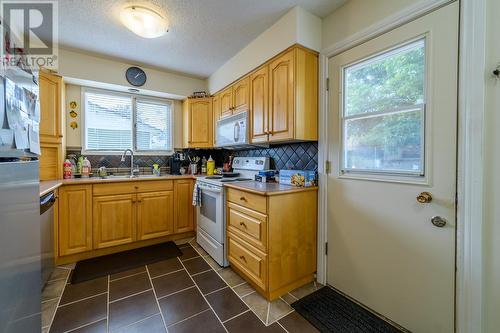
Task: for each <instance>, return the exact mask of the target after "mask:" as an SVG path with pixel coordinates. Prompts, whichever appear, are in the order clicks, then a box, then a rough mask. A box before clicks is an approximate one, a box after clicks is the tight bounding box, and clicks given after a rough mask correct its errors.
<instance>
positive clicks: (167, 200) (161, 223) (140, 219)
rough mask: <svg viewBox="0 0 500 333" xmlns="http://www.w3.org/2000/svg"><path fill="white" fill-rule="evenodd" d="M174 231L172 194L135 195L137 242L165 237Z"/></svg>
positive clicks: (166, 192)
mask: <svg viewBox="0 0 500 333" xmlns="http://www.w3.org/2000/svg"><path fill="white" fill-rule="evenodd" d="M173 231H174V192H173V191H162V192H151V193H139V194H137V240H145V239H151V238H157V237H162V236H167V235H170V234H171V233H173Z"/></svg>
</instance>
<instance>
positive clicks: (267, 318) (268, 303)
mask: <svg viewBox="0 0 500 333" xmlns="http://www.w3.org/2000/svg"><path fill="white" fill-rule="evenodd" d="M270 310H271V302H269V301H268V302H267V315H266V323H265V325H266V326H269V325H268V324H267V323H268V322H269V311H270Z"/></svg>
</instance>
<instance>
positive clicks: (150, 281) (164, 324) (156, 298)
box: [145, 265, 168, 333]
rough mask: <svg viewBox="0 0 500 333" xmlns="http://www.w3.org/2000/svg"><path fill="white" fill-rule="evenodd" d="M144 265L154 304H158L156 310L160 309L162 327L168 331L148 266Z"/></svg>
mask: <svg viewBox="0 0 500 333" xmlns="http://www.w3.org/2000/svg"><path fill="white" fill-rule="evenodd" d="M145 267H146V272H147V273H148V277H149V283H151V288H152V289H153V295H154V297H155V301H156V306H158V311H160V316H161V320H162V321H163V327H165V330H166V331H167V333H168V328H167V324H166V323H165V318H163V312H162V311H161V306H160V302H159V301H158V297H157V296H156V291H155V288H154V286H153V280H152V279H151V274H149V269H148V266H147V265H146V266H145Z"/></svg>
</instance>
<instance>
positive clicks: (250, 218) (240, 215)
mask: <svg viewBox="0 0 500 333" xmlns="http://www.w3.org/2000/svg"><path fill="white" fill-rule="evenodd" d="M227 209H228V225H229V230H230V231H231V232H233V233H235V234H237V235H238V236H239V237H241V238H242V239H243V240H245V241H247V242H249V243H250V244H251V245H253V246H255V247H256V248H258V249H259V250H262V251H264V252H265V251H266V249H267V216H266V215H264V214H261V213H258V212H255V211H253V210H250V209H248V208H245V207H242V206H239V205H236V204H234V203H231V202H230V203H229V204H228V208H227Z"/></svg>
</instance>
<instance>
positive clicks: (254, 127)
mask: <svg viewBox="0 0 500 333" xmlns="http://www.w3.org/2000/svg"><path fill="white" fill-rule="evenodd" d="M268 80H269V67H267V66H264V67H262V68H261V69H259V70H257V71H255V72H254V73H253V74H251V75H250V128H251V136H250V139H251V142H266V141H267V140H268V135H267V134H268V116H269V114H268V102H269V101H268V93H269V81H268Z"/></svg>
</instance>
